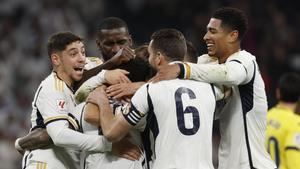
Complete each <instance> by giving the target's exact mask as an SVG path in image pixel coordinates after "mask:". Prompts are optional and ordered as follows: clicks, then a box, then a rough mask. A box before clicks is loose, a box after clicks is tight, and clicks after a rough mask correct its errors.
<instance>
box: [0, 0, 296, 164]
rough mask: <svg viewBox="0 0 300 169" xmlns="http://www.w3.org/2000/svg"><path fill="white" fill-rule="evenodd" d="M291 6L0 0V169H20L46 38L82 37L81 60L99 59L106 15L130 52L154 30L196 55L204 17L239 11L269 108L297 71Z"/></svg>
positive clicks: (242, 1) (272, 0) (197, 0)
mask: <svg viewBox="0 0 300 169" xmlns="http://www.w3.org/2000/svg"><path fill="white" fill-rule="evenodd" d="M294 3H295V2H294V1H292V0H264V1H261V0H223V1H221V0H215V1H204V0H123V1H122V0H86V1H82V0H26V1H24V0H0V169H17V168H21V155H19V154H18V153H17V152H16V151H15V150H14V145H13V143H14V140H15V138H16V137H19V136H23V135H25V134H26V133H27V132H28V129H29V128H30V112H31V101H32V99H33V96H34V93H35V90H36V89H37V87H38V84H39V83H40V81H41V80H42V79H44V78H45V77H46V76H47V75H48V74H49V72H50V64H49V61H48V56H47V53H46V50H45V45H46V41H47V38H48V37H49V35H50V34H52V33H54V32H57V31H62V30H70V31H72V32H74V33H76V34H78V35H80V36H82V37H84V38H85V42H86V48H87V55H88V56H97V53H98V51H97V49H96V45H95V30H96V28H97V25H98V23H99V22H100V20H101V19H102V18H104V17H107V16H117V17H120V18H122V19H124V20H125V21H126V22H127V23H128V26H129V30H130V32H131V34H132V36H133V39H134V41H135V44H136V45H140V44H143V43H145V42H148V41H149V36H150V35H151V33H152V32H153V31H155V30H157V29H159V28H166V27H173V28H177V29H179V30H181V31H182V32H183V33H184V34H185V36H186V38H187V39H188V40H190V41H192V42H193V43H194V44H195V46H196V47H197V48H198V50H199V53H200V54H202V53H205V52H206V46H205V44H204V43H203V41H202V37H203V35H204V33H205V31H206V24H207V23H208V21H209V18H210V14H211V12H212V11H213V10H215V9H216V8H218V7H220V6H233V7H238V8H240V9H242V10H244V11H245V12H246V14H247V15H248V17H249V24H250V30H249V31H248V33H247V36H246V37H245V39H244V43H243V48H244V49H246V50H248V51H250V52H252V53H253V54H255V55H256V57H257V60H258V63H259V65H260V71H261V73H262V75H263V78H264V80H265V84H266V91H267V95H268V99H269V100H268V101H269V106H273V105H274V104H275V98H274V86H275V85H276V82H277V79H278V77H279V76H280V75H281V74H283V73H285V72H289V71H296V72H298V73H299V72H300V47H299V44H300V38H299V35H300V32H299V28H300V13H299V11H297V9H296V6H297V5H295V4H294Z"/></svg>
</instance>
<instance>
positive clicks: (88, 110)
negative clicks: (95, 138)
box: [83, 103, 100, 126]
mask: <svg viewBox="0 0 300 169" xmlns="http://www.w3.org/2000/svg"><path fill="white" fill-rule="evenodd" d="M99 111H100V110H99V108H98V106H97V105H95V104H93V103H86V105H85V107H84V111H83V113H84V114H83V117H84V120H85V121H86V122H88V123H90V124H93V125H95V126H99V122H100V114H99Z"/></svg>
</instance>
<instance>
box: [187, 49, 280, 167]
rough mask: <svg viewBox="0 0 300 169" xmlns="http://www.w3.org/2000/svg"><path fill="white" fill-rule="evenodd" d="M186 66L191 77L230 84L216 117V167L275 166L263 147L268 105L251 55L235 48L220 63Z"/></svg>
mask: <svg viewBox="0 0 300 169" xmlns="http://www.w3.org/2000/svg"><path fill="white" fill-rule="evenodd" d="M207 56H208V55H204V56H203V57H207ZM201 57H202V56H201ZM188 65H189V69H190V76H191V77H189V78H191V79H195V80H198V81H204V82H209V83H216V84H225V85H228V86H232V91H233V92H232V97H231V98H230V99H229V100H228V103H227V104H226V105H225V107H224V109H223V113H221V114H220V116H219V118H220V133H221V141H220V147H219V169H275V168H276V166H275V164H274V162H273V161H272V160H271V158H270V156H269V154H268V153H267V151H266V149H265V147H264V139H265V130H266V113H267V108H268V107H267V99H266V93H265V88H264V82H263V80H262V77H261V75H260V72H259V68H258V65H257V63H256V59H255V56H253V55H251V54H250V53H248V52H246V51H239V52H236V53H234V54H232V55H231V56H230V57H229V58H228V59H227V61H226V63H224V64H220V65H213V64H202V65H201V66H200V65H199V63H198V64H190V63H188Z"/></svg>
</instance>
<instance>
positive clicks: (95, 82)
mask: <svg viewBox="0 0 300 169" xmlns="http://www.w3.org/2000/svg"><path fill="white" fill-rule="evenodd" d="M105 72H106V70H102V71H101V72H100V73H98V74H97V75H96V76H93V77H91V78H90V79H89V80H87V81H85V82H84V83H83V84H82V85H81V86H80V87H79V89H78V90H77V91H76V93H75V101H76V103H77V104H79V103H82V102H84V101H85V99H86V98H87V96H88V95H89V93H90V92H91V91H93V90H94V89H95V88H96V87H98V86H100V85H102V84H103V83H105V77H104V75H105Z"/></svg>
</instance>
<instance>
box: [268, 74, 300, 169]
mask: <svg viewBox="0 0 300 169" xmlns="http://www.w3.org/2000/svg"><path fill="white" fill-rule="evenodd" d="M299 96H300V76H299V75H298V74H294V73H288V74H284V75H283V76H281V78H280V80H279V83H278V86H277V89H276V97H277V99H278V104H277V105H276V106H275V107H273V108H272V109H270V110H269V112H268V115H267V132H266V146H267V149H268V152H269V153H270V154H271V157H272V159H273V160H274V161H275V163H276V165H277V167H278V168H279V169H296V168H300V160H299V159H300V115H298V114H295V108H296V105H297V100H298V98H299Z"/></svg>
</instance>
